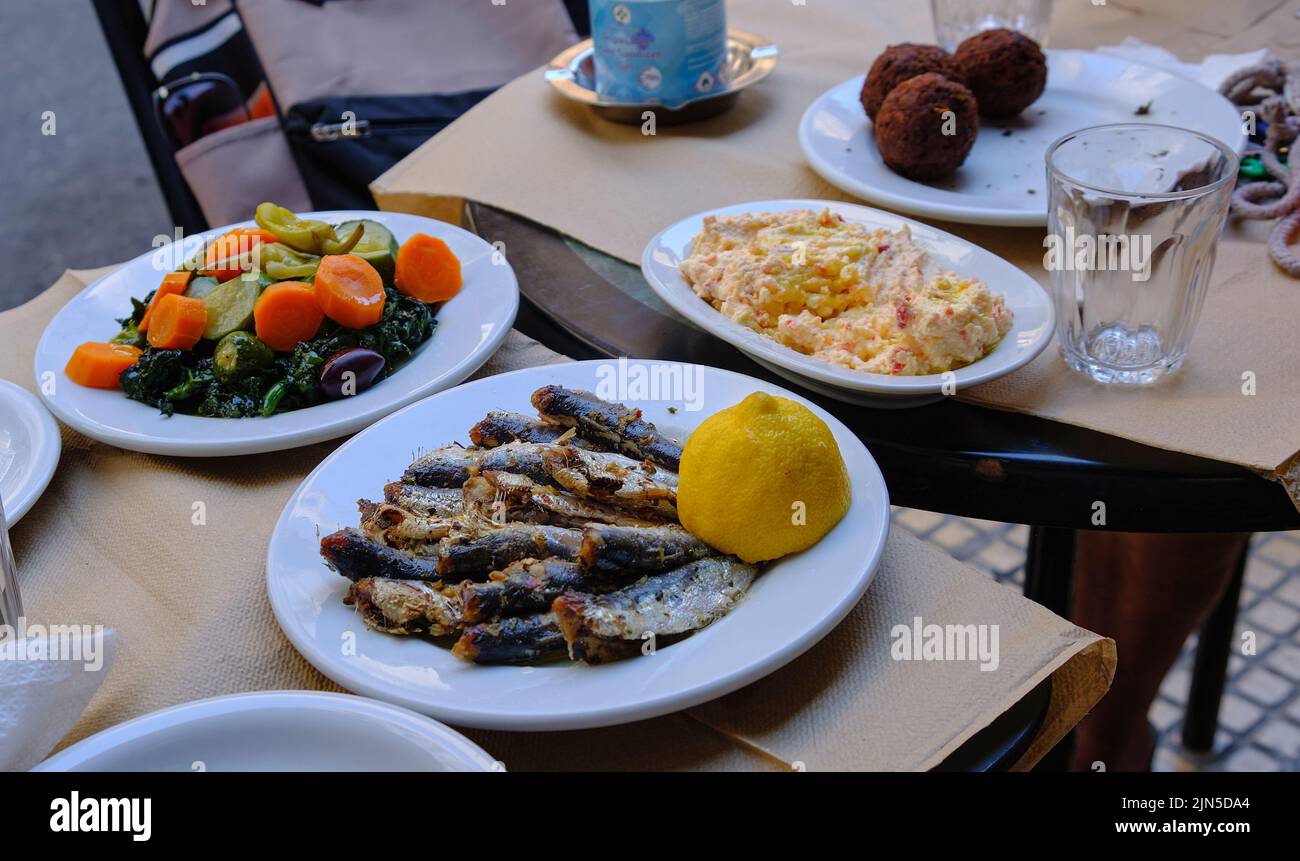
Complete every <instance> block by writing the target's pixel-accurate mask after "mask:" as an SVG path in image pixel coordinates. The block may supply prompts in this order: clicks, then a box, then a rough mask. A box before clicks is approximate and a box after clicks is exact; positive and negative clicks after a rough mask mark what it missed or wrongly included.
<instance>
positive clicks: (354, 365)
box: [320, 347, 384, 400]
mask: <svg viewBox="0 0 1300 861" xmlns="http://www.w3.org/2000/svg"><path fill="white" fill-rule="evenodd" d="M383 372H384V357H383V356H381V355H379V354H378V353H376V352H375V351H374V350H367V349H366V348H365V347H353V348H352V349H350V350H340V351H339V352H337V353H335V354H334V355H332V356H330V357H329V359H328V360H326V362H325V364H324V365H321V369H320V390H321V394H323V395H324V396H325V397H327V398H329V399H330V400H336V399H338V398H342V397H347V396H348V395H355V394H359V393H360V392H364V391H365V390H366V389H368V388H370V386H371V385H372V384H373V383H374V382H375V380H377V379H379V375H380V374H382V373H383Z"/></svg>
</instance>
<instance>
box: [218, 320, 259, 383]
mask: <svg viewBox="0 0 1300 861" xmlns="http://www.w3.org/2000/svg"><path fill="white" fill-rule="evenodd" d="M274 361H275V354H274V353H272V352H271V348H270V347H268V346H266V344H264V343H262V342H261V341H260V340H259V339H258V338H257V336H256V335H254V334H252V333H251V332H231V333H230V334H229V335H227V336H226V337H224V338H222V339H221V341H220V342H219V343H218V344H217V349H216V350H214V351H213V353H212V373H213V376H215V377H216V378H217V379H218V380H220V381H221V382H223V383H234V382H238V381H239V380H242V379H244V378H245V377H248V376H251V375H253V374H256V373H260V372H261V371H264V370H266V369H267V368H269V367H270V366H271V363H272V362H274Z"/></svg>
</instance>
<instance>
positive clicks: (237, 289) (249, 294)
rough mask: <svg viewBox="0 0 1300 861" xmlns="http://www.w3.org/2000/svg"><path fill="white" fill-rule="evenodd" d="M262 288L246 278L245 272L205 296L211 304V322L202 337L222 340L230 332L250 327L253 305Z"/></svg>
mask: <svg viewBox="0 0 1300 861" xmlns="http://www.w3.org/2000/svg"><path fill="white" fill-rule="evenodd" d="M260 292H261V291H260V289H259V287H258V283H257V281H255V280H247V281H246V280H244V278H243V277H242V276H241V277H239V278H231V279H230V280H229V281H227V282H225V283H224V284H219V285H217V287H216V289H214V290H213V291H212V292H211V293H209V294H208V295H207V297H206V298H204V300H203V302H204V304H206V305H207V306H208V325H207V327H206V328H205V329H204V330H203V337H205V338H207V339H208V340H209V341H219V340H220V339H222V338H224V337H226V335H229V334H230V333H231V332H237V331H239V330H241V329H249V328H251V327H252V325H253V306H254V305H255V304H257V296H258V293H260Z"/></svg>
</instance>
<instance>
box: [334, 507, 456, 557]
mask: <svg viewBox="0 0 1300 861" xmlns="http://www.w3.org/2000/svg"><path fill="white" fill-rule="evenodd" d="M357 507H358V508H360V509H361V530H362V532H364V533H365V534H366V536H367V537H368V538H371V539H373V540H375V541H378V542H380V543H381V544H387V545H388V546H389V547H397V548H399V549H407V548H410V547H412V546H413V545H420V544H425V543H428V542H433V541H440V540H442V539H443V538H446V537H447V536H448V535H450V534H451V533H452V532H453V531H455V529H456V528H457V523H456V521H454V520H446V519H443V518H439V517H429V516H426V515H422V514H416V513H414V512H411V511H407V510H406V509H404V508H398V507H397V506H396V505H389V504H388V503H386V502H369V501H367V500H364V499H362V500H358V502H357Z"/></svg>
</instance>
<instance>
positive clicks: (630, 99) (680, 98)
mask: <svg viewBox="0 0 1300 861" xmlns="http://www.w3.org/2000/svg"><path fill="white" fill-rule="evenodd" d="M590 4H591V36H592V42H593V47H594V54H595V66H596V92H597V94H598V95H599V96H600V97H601V99H602V100H603V101H607V102H611V103H615V104H628V105H663V106H664V107H666V108H673V109H675V108H680V107H681V106H682V105H684V104H686V103H687V102H692V101H695V100H696V99H703V98H708V97H709V96H715V95H718V94H719V93H721V92H723V91H725V90H726V87H727V80H726V75H727V15H726V9H725V7H724V5H723V0H590Z"/></svg>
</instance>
